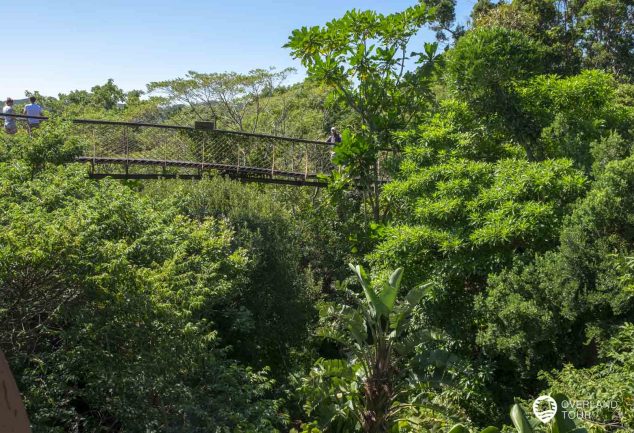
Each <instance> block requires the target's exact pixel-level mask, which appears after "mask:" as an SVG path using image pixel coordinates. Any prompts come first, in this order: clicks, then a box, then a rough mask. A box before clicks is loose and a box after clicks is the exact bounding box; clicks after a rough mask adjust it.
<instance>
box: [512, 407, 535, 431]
mask: <svg viewBox="0 0 634 433" xmlns="http://www.w3.org/2000/svg"><path fill="white" fill-rule="evenodd" d="M511 421H513V425H514V426H515V428H516V429H517V431H518V433H533V427H531V424H530V422H529V421H528V418H526V414H525V413H524V409H522V408H521V406H520V405H519V404H517V403H516V404H514V405H513V407H512V408H511Z"/></svg>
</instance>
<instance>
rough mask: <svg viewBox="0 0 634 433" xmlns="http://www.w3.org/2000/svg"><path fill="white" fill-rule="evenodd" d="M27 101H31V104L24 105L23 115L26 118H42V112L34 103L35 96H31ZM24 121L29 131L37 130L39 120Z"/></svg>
mask: <svg viewBox="0 0 634 433" xmlns="http://www.w3.org/2000/svg"><path fill="white" fill-rule="evenodd" d="M29 100H30V101H31V103H30V104H26V105H25V106H24V114H25V115H27V116H37V117H42V116H43V115H44V110H43V109H42V107H41V106H40V105H39V104H36V103H35V101H36V98H35V96H31V97H30V98H29ZM26 120H27V124H28V125H29V131H31V130H32V129H35V128H39V126H40V122H41V119H26Z"/></svg>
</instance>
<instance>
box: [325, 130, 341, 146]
mask: <svg viewBox="0 0 634 433" xmlns="http://www.w3.org/2000/svg"><path fill="white" fill-rule="evenodd" d="M326 143H332V144H337V143H341V134H339V131H337V128H335V127H334V126H333V127H332V128H330V136H329V137H328V140H326Z"/></svg>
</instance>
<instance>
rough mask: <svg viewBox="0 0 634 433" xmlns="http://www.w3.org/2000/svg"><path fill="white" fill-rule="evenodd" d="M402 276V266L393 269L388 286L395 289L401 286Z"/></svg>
mask: <svg viewBox="0 0 634 433" xmlns="http://www.w3.org/2000/svg"><path fill="white" fill-rule="evenodd" d="M402 278H403V268H398V269H397V270H395V271H394V272H393V273H392V275H390V280H389V283H390V286H392V287H394V288H395V289H396V290H398V289H399V287H401V279H402Z"/></svg>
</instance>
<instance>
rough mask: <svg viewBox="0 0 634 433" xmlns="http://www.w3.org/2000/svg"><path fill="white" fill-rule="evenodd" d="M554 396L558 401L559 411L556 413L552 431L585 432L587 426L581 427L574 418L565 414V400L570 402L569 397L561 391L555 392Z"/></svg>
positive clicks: (563, 432)
mask: <svg viewBox="0 0 634 433" xmlns="http://www.w3.org/2000/svg"><path fill="white" fill-rule="evenodd" d="M552 398H554V399H555V401H556V402H557V413H556V414H555V422H554V423H553V427H552V433H573V432H574V433H585V432H586V429H585V428H583V427H579V426H578V424H577V423H576V422H575V420H574V419H572V418H570V417H567V416H565V415H564V411H565V409H563V407H564V405H563V402H564V401H568V402H569V401H570V400H568V397H566V396H565V395H564V394H561V393H555V394H553V395H552ZM567 407H572V405H568V406H567Z"/></svg>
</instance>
